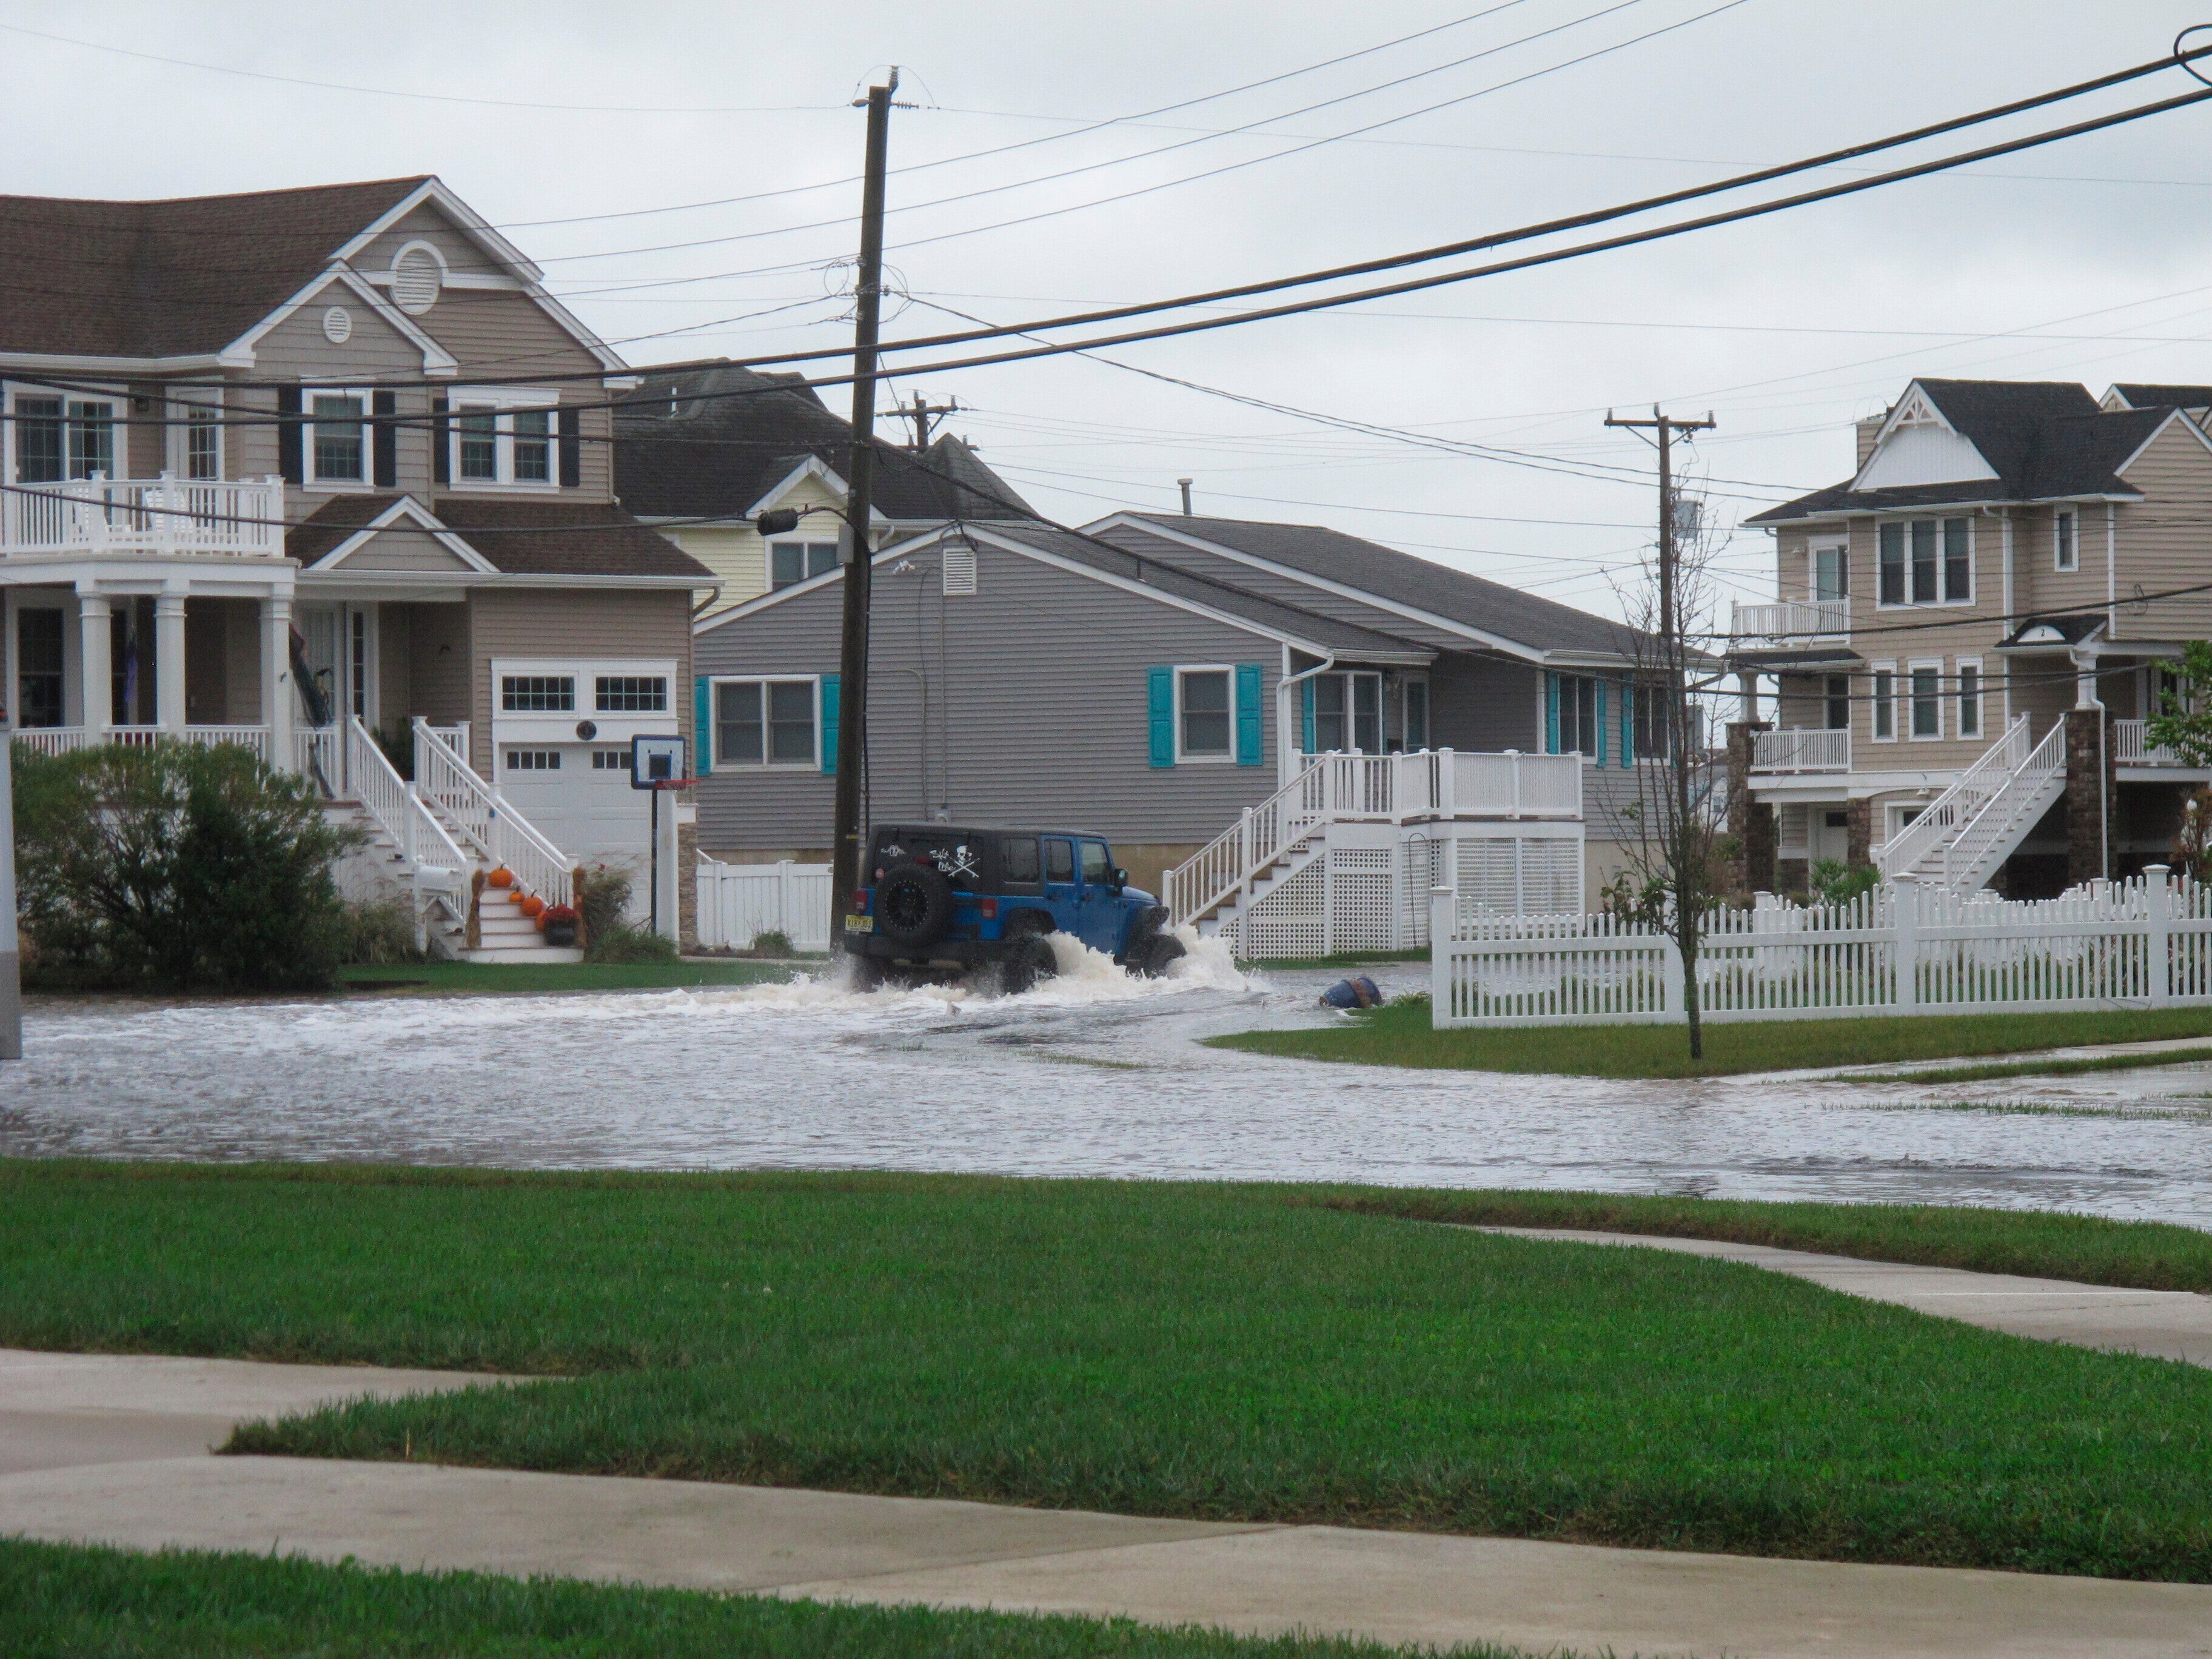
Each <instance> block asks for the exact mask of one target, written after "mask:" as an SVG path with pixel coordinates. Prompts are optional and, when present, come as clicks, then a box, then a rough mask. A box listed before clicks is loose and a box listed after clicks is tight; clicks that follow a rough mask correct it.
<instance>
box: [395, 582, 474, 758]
mask: <svg viewBox="0 0 2212 1659" xmlns="http://www.w3.org/2000/svg"><path fill="white" fill-rule="evenodd" d="M394 612H397V613H398V615H399V617H402V618H404V623H405V627H406V630H407V635H408V640H409V647H410V648H409V653H408V654H409V656H410V659H411V661H412V668H411V671H410V674H409V676H408V683H409V686H410V690H411V691H412V693H413V696H414V699H415V702H414V708H413V709H412V711H411V712H413V713H415V714H420V715H421V716H422V718H423V719H424V720H428V721H430V722H432V723H433V724H434V725H438V726H453V725H456V724H458V723H459V722H460V721H462V720H469V719H471V718H473V710H472V708H471V702H470V698H469V684H470V676H469V607H468V606H467V605H386V606H385V607H384V620H385V625H386V629H388V630H390V631H392V632H395V633H396V632H397V631H398V630H397V629H396V628H395V627H394V626H393V622H392V618H393V613H394ZM485 752H486V753H487V754H489V749H488V748H487V750H486V751H485ZM479 758H481V757H476V756H471V758H470V764H471V765H472V766H473V765H475V764H477V761H478V759H479Z"/></svg>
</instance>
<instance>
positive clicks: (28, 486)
mask: <svg viewBox="0 0 2212 1659" xmlns="http://www.w3.org/2000/svg"><path fill="white" fill-rule="evenodd" d="M0 291H4V293H5V295H6V303H5V304H4V305H0V414H4V416H5V418H4V420H0V502H3V503H4V507H0V670H4V671H3V672H0V728H5V729H6V730H8V731H9V732H11V733H12V734H13V736H14V737H15V738H16V739H18V740H20V741H22V742H26V743H28V744H31V745H32V746H33V747H34V748H37V749H40V750H46V751H49V752H58V751H62V750H70V749H76V748H80V747H82V746H84V745H87V744H102V743H150V742H155V741H160V740H173V741H179V742H198V743H219V742H220V743H234V744H243V745H245V746H246V747H248V748H251V749H252V750H255V751H256V752H258V753H259V754H260V755H262V756H263V757H264V758H265V759H266V760H267V761H268V762H269V763H270V764H272V765H274V766H278V767H282V768H287V769H297V770H299V771H301V772H303V773H307V774H308V775H311V776H313V777H314V778H315V779H317V781H319V782H320V783H321V784H322V785H323V786H324V787H325V788H326V789H327V791H328V792H329V793H330V795H331V799H332V800H333V803H334V805H336V806H341V807H348V808H354V809H357V810H358V811H359V812H360V813H361V814H362V817H363V818H364V822H365V823H366V824H367V825H368V827H370V828H371V829H373V830H374V832H375V833H377V834H379V835H380V836H382V837H383V838H384V841H385V842H386V844H387V850H388V851H389V852H390V854H392V861H394V862H396V863H397V864H398V865H399V866H402V867H407V868H411V867H412V866H416V865H420V866H422V867H424V868H430V869H436V870H450V869H451V868H453V866H456V865H457V864H458V865H459V866H461V867H462V869H463V871H464V872H466V871H468V870H470V869H473V868H481V867H484V866H492V867H498V866H507V867H508V868H509V869H510V871H511V872H513V874H514V876H515V877H516V878H517V880H518V883H519V884H520V885H522V886H525V887H528V888H532V889H533V890H538V894H539V896H541V897H543V898H544V899H545V900H546V901H548V902H557V900H558V899H559V898H561V897H562V896H566V894H567V892H568V884H567V876H568V871H569V870H570V869H572V868H573V867H574V865H575V864H577V863H581V862H586V861H593V862H596V861H602V860H618V861H622V862H624V863H628V864H631V865H641V864H643V863H644V862H645V861H646V860H647V859H648V857H649V854H650V850H651V849H650V848H649V847H648V845H647V823H648V803H647V800H646V799H645V797H644V795H643V794H642V793H638V792H635V791H633V790H631V789H630V788H629V774H628V772H627V771H626V770H624V768H625V766H626V765H627V763H628V759H629V740H630V738H632V737H633V736H636V735H681V736H684V737H685V738H688V737H689V736H690V714H691V708H690V698H689V697H687V696H684V695H683V694H682V690H681V689H682V688H683V687H684V686H686V685H688V684H690V678H691V671H690V659H691V630H690V618H691V612H692V609H693V606H694V605H695V603H696V602H697V601H699V600H700V599H704V598H706V597H708V596H710V595H711V594H712V593H713V592H714V589H715V586H716V582H715V579H714V576H713V574H712V573H711V572H709V571H708V569H707V568H705V567H703V566H702V565H701V564H700V563H699V562H697V561H696V560H694V559H692V558H690V556H687V555H685V554H684V552H683V551H682V550H679V549H678V548H677V547H676V546H675V545H673V544H671V542H670V541H669V540H668V539H667V538H665V537H664V536H662V535H660V534H659V533H657V532H654V531H653V530H651V529H649V528H647V526H643V525H642V524H641V523H639V522H638V521H637V520H635V518H634V517H633V516H632V515H630V514H629V513H626V512H624V511H623V509H622V508H621V507H620V506H619V505H618V504H617V501H616V498H615V491H614V486H613V481H612V459H613V458H612V438H613V432H614V422H613V414H612V410H611V404H612V403H613V402H614V401H616V400H617V399H618V398H621V397H623V396H625V395H628V389H629V388H630V387H631V386H634V384H635V379H634V377H633V376H632V375H631V374H630V373H629V369H628V368H627V367H626V365H624V363H623V362H622V360H621V359H620V358H619V357H617V356H616V355H615V353H614V352H613V351H611V349H609V348H608V347H607V346H606V345H605V343H602V342H601V341H599V339H598V338H597V337H595V336H594V335H593V334H592V331H590V330H589V329H588V328H586V326H585V325H583V324H582V323H581V322H580V321H579V320H578V319H576V318H575V317H574V316H573V315H571V314H570V313H568V311H567V310H566V309H565V308H564V307H562V305H561V304H560V303H559V301H556V300H555V299H554V298H553V296H552V295H550V293H548V292H547V290H546V289H545V288H544V284H543V283H542V281H541V273H540V271H539V270H538V267H537V266H535V265H534V264H532V263H531V262H530V261H529V260H528V258H526V257H525V256H524V255H523V254H522V253H521V252H520V250H519V249H517V248H516V247H514V246H513V245H512V244H511V243H509V242H508V241H507V240H506V239H505V238H504V237H502V236H501V234H499V233H498V232H497V231H496V230H495V229H494V228H492V227H491V226H490V225H489V224H488V223H487V222H485V221H484V219H483V216H481V215H479V214H477V212H475V211H474V210H471V208H470V207H469V206H468V205H467V204H465V203H464V202H462V201H461V200H460V199H459V197H456V196H455V195H454V194H453V192H452V191H449V190H447V188H446V186H445V185H443V184H441V182H440V181H439V180H437V179H435V178H427V177H420V178H410V179H381V180H377V181H374V182H371V183H364V184H346V185H325V186H318V187H313V188H307V189H298V190H279V191H257V192H254V193H252V194H246V195H238V196H221V197H194V198H191V199H185V200H173V201H152V202H122V201H75V200H60V199H53V198H46V197H7V198H5V202H4V206H0ZM410 773H411V774H412V777H411V778H410V776H409V775H410ZM410 782H411V783H412V784H413V785H414V786H415V787H413V788H412V789H411V790H410V788H409V787H408V786H409V784H410ZM666 862H667V863H668V864H669V865H670V866H671V868H672V867H673V866H674V865H675V864H676V862H677V860H674V858H673V857H671V858H670V859H669V860H666ZM666 896H667V898H668V901H669V902H668V903H667V905H666V906H665V909H666V910H667V912H668V917H667V920H668V921H671V923H672V921H673V917H674V914H675V910H676V908H677V906H676V899H675V895H674V892H673V890H671V891H670V892H669V894H668V895H666ZM639 902H640V908H641V910H642V909H644V908H647V898H646V895H645V894H644V891H643V889H642V887H641V889H640V901H639ZM465 931H466V933H467V936H468V937H469V938H470V939H476V938H477V935H478V933H480V931H481V930H480V929H478V928H473V927H472V928H469V929H467V930H465Z"/></svg>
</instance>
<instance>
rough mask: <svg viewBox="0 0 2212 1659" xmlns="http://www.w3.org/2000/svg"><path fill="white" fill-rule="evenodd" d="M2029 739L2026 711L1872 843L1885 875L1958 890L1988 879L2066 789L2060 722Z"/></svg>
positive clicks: (2062, 725)
mask: <svg viewBox="0 0 2212 1659" xmlns="http://www.w3.org/2000/svg"><path fill="white" fill-rule="evenodd" d="M2027 739H2028V726H2027V715H2025V714H2021V715H2017V716H2015V718H2014V720H2013V723H2012V724H2011V725H2010V726H2008V727H2006V728H2005V733H2004V735H2003V736H2002V738H1998V739H1997V741H1996V742H1995V743H1993V744H1990V747H1989V750H1988V752H1986V753H1985V754H1984V755H1983V757H1981V758H1980V759H1979V760H1978V761H1976V762H1975V763H1973V764H1972V766H1970V767H1968V768H1967V769H1966V771H1964V772H1962V773H1960V775H1959V780H1958V781H1957V782H1955V783H1954V784H1953V785H1952V786H1951V787H1949V788H1948V789H1946V790H1945V791H1944V792H1943V793H1942V794H1940V795H1938V796H1937V797H1936V799H1935V801H1934V802H1933V804H1931V805H1929V807H1928V809H1927V810H1926V811H1923V812H1922V813H1921V814H1920V816H1919V817H1917V818H1915V819H1913V820H1912V822H1911V823H1908V824H1906V825H1905V828H1904V829H1900V830H1899V831H1898V833H1897V834H1896V835H1894V836H1892V837H1891V838H1890V839H1889V840H1888V841H1887V842H1884V843H1883V844H1882V845H1881V846H1880V847H1877V848H1875V850H1874V860H1875V864H1876V866H1879V867H1880V869H1881V873H1882V877H1883V879H1885V880H1894V879H1896V878H1898V877H1899V876H1905V875H1909V876H1911V878H1913V879H1914V880H1916V881H1918V882H1920V883H1922V884H1924V885H1927V886H1930V887H1942V888H1948V889H1953V890H1973V889H1975V888H1978V887H1984V886H1986V885H1988V884H1989V881H1990V878H1991V877H1992V876H1994V875H1996V872H1997V870H1998V867H1999V866H2001V865H2002V864H2003V863H2004V861H2005V860H2007V859H2008V858H2010V857H2011V856H2012V855H2013V853H2014V851H2015V849H2016V848H2018V847H2019V846H2020V844H2021V842H2023V841H2025V840H2027V835H2028V832H2029V831H2030V830H2032V829H2034V828H2035V826H2036V823H2038V821H2039V820H2040V819H2041V818H2042V817H2043V815H2044V814H2045V812H2047V811H2050V810H2051V806H2052V805H2054V804H2055V803H2056V802H2057V799H2058V798H2059V797H2060V796H2061V795H2063V794H2064V793H2066V723H2065V722H2064V721H2063V720H2057V721H2054V722H2053V723H2052V725H2051V730H2050V731H2049V732H2045V734H2044V738H2043V741H2042V742H2040V743H2039V744H2033V746H2031V745H2030V744H2029V743H2028V740H2027Z"/></svg>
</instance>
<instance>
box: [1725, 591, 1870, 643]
mask: <svg viewBox="0 0 2212 1659" xmlns="http://www.w3.org/2000/svg"><path fill="white" fill-rule="evenodd" d="M1850 631H1851V602H1850V600H1849V599H1784V600H1783V601H1782V602H1781V603H1780V604H1778V605H1746V604H1744V603H1743V601H1742V600H1741V599H1739V600H1737V601H1736V603H1735V615H1734V617H1733V618H1732V619H1731V620H1730V621H1729V635H1730V636H1731V637H1732V638H1735V639H1739V640H1806V639H1822V638H1831V637H1837V636H1840V635H1847V634H1849V633H1850Z"/></svg>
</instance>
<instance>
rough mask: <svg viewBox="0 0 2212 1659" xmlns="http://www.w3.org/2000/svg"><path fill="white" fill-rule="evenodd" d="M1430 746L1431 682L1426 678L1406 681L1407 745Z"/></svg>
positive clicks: (1410, 747) (1414, 747)
mask: <svg viewBox="0 0 2212 1659" xmlns="http://www.w3.org/2000/svg"><path fill="white" fill-rule="evenodd" d="M1428 746H1429V683H1428V682H1427V681H1426V680H1407V682H1406V747H1407V750H1418V749H1426V748H1427V747H1428Z"/></svg>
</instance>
